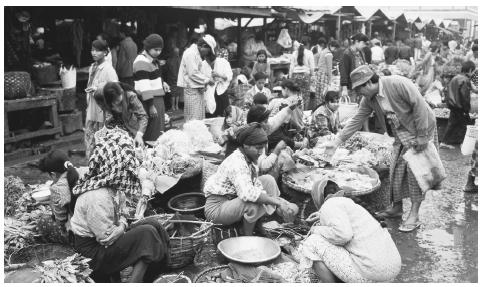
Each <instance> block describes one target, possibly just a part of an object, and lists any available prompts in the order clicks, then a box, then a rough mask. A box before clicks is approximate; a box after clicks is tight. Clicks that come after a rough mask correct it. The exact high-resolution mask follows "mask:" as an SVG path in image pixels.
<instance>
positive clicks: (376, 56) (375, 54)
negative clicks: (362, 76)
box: [371, 46, 384, 62]
mask: <svg viewBox="0 0 483 287" xmlns="http://www.w3.org/2000/svg"><path fill="white" fill-rule="evenodd" d="M371 52H372V61H373V62H381V61H384V51H383V50H382V48H381V47H380V46H374V47H372V48H371Z"/></svg>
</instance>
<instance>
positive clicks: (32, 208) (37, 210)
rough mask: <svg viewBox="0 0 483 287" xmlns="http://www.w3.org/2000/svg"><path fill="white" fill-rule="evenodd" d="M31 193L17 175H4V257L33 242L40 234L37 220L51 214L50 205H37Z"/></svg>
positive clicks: (6, 257)
mask: <svg viewBox="0 0 483 287" xmlns="http://www.w3.org/2000/svg"><path fill="white" fill-rule="evenodd" d="M31 193H32V189H31V188H30V187H28V186H25V185H24V184H23V182H22V180H21V179H19V178H18V177H13V176H8V177H5V196H4V202H5V210H6V211H5V216H6V217H5V222H4V235H5V237H4V244H5V245H4V255H5V256H4V259H8V257H9V256H10V254H12V253H13V252H15V251H17V250H19V249H21V248H23V247H26V246H28V245H31V244H33V243H35V239H36V238H37V237H39V236H40V235H39V234H38V230H37V221H38V220H39V219H40V218H41V217H42V216H43V215H46V214H47V215H50V214H52V211H51V208H50V206H44V205H38V204H37V203H36V201H35V200H34V199H33V198H32V196H31ZM7 210H8V211H7Z"/></svg>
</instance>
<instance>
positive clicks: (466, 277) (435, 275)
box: [4, 147, 478, 283]
mask: <svg viewBox="0 0 483 287" xmlns="http://www.w3.org/2000/svg"><path fill="white" fill-rule="evenodd" d="M70 148H72V147H70ZM440 154H441V158H442V160H443V164H444V166H445V168H446V172H447V174H448V177H447V179H446V180H445V182H444V183H443V189H442V190H439V191H429V192H428V193H427V194H426V199H425V200H424V202H423V203H422V206H421V212H420V219H421V221H422V223H423V225H422V226H421V227H420V228H419V229H418V230H417V231H415V232H412V233H401V232H399V231H398V230H397V228H398V225H399V223H400V221H401V220H400V219H399V220H390V221H388V223H389V230H390V233H391V235H392V237H393V239H394V241H395V242H396V245H397V246H398V248H399V251H400V254H401V257H402V263H403V266H402V270H401V273H400V274H399V276H398V277H397V278H396V279H395V282H434V283H439V282H447V283H450V282H455V283H460V282H478V195H477V194H466V193H464V192H463V190H462V189H463V187H464V185H465V183H466V178H467V174H468V171H469V168H470V157H469V156H462V155H461V153H460V151H459V149H456V150H445V149H442V150H441V151H440ZM72 161H73V162H74V164H75V165H76V166H80V165H87V162H86V160H85V159H84V158H81V157H79V156H73V158H72ZM4 174H5V176H6V175H16V176H19V177H20V178H22V179H23V180H24V182H25V183H29V184H34V183H41V182H45V181H46V180H48V179H49V177H48V175H47V174H42V173H40V172H39V171H38V169H37V168H36V166H35V162H26V163H21V164H17V165H14V166H8V167H7V166H6V167H5V171H4ZM409 206H410V203H409V201H405V202H404V209H405V215H404V217H406V216H407V213H408V209H409ZM226 263H227V261H226V260H225V259H224V258H223V256H222V255H221V254H219V252H217V251H216V248H215V246H214V245H213V244H211V243H210V242H207V243H206V244H205V245H204V248H203V250H202V251H201V253H200V254H199V255H198V256H196V257H195V262H194V264H192V265H190V266H188V267H186V268H184V269H183V270H173V273H176V274H178V273H180V272H181V271H184V274H186V275H188V276H189V277H191V278H192V279H193V278H194V277H195V276H196V274H198V273H199V272H201V271H202V270H204V269H206V268H209V267H214V266H217V265H220V264H226Z"/></svg>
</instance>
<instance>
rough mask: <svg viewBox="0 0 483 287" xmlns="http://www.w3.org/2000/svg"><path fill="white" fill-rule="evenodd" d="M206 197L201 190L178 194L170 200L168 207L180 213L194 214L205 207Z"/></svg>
mask: <svg viewBox="0 0 483 287" xmlns="http://www.w3.org/2000/svg"><path fill="white" fill-rule="evenodd" d="M205 202H206V197H205V195H204V193H201V192H188V193H182V194H179V195H176V196H175V197H173V198H171V199H170V200H169V201H168V207H169V208H170V209H171V210H174V211H176V212H179V213H182V214H183V213H184V214H194V213H197V212H199V211H201V210H203V209H204V208H205Z"/></svg>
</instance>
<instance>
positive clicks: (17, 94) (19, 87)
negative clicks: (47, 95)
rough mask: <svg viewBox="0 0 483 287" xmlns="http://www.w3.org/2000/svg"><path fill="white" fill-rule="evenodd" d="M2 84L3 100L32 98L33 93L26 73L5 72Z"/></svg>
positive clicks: (33, 90) (28, 75)
mask: <svg viewBox="0 0 483 287" xmlns="http://www.w3.org/2000/svg"><path fill="white" fill-rule="evenodd" d="M3 83H4V85H5V87H4V93H5V99H7V100H14V99H21V98H25V97H28V96H33V95H34V93H35V89H34V86H33V85H32V81H31V80H30V74H29V73H27V72H5V75H4V82H3Z"/></svg>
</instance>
